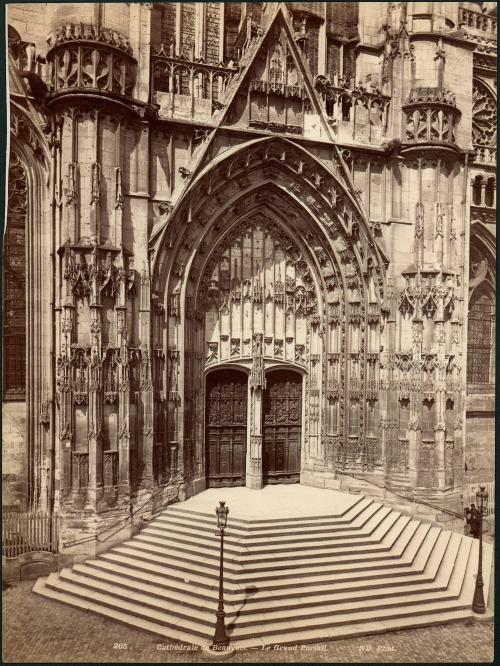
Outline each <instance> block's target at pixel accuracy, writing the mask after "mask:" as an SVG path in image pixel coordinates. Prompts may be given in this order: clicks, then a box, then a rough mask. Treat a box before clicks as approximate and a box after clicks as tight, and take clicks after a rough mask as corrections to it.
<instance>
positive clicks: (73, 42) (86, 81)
mask: <svg viewBox="0 0 500 666" xmlns="http://www.w3.org/2000/svg"><path fill="white" fill-rule="evenodd" d="M48 42H49V47H50V50H49V51H48V53H47V61H48V62H49V64H50V66H51V92H52V94H57V93H67V92H70V91H71V92H78V91H79V90H81V89H82V90H85V91H86V92H88V91H89V90H95V91H98V92H99V93H103V92H104V93H110V94H113V95H122V96H129V97H131V96H132V93H133V89H134V85H135V76H136V67H137V61H136V60H135V58H134V57H133V56H132V52H131V48H130V46H129V44H128V41H127V40H126V38H125V37H123V36H122V35H120V34H119V33H118V32H116V31H114V30H107V29H105V28H100V29H98V28H96V27H95V26H93V25H84V24H69V25H67V26H63V27H61V28H59V29H58V30H57V31H56V32H55V34H54V35H52V36H51V37H49V39H48Z"/></svg>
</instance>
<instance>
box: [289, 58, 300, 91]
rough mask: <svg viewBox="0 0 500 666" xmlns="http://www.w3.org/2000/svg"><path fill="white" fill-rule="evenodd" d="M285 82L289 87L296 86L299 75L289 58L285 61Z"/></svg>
mask: <svg viewBox="0 0 500 666" xmlns="http://www.w3.org/2000/svg"><path fill="white" fill-rule="evenodd" d="M286 80H287V84H288V85H289V86H297V85H298V84H299V73H298V72H297V68H296V67H295V62H294V60H293V58H292V57H291V56H288V58H287V59H286Z"/></svg>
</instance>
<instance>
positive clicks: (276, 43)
mask: <svg viewBox="0 0 500 666" xmlns="http://www.w3.org/2000/svg"><path fill="white" fill-rule="evenodd" d="M254 40H255V41H254V43H253V44H252V46H251V47H250V48H253V54H252V56H251V57H250V58H249V62H248V65H247V67H246V69H245V71H244V72H243V73H242V74H241V75H240V77H239V85H238V88H237V89H236V91H235V92H234V94H233V96H232V99H231V100H230V102H229V105H228V109H227V111H226V112H225V114H224V115H223V117H222V118H221V125H230V126H237V127H241V128H250V129H257V130H264V131H272V132H279V133H281V134H288V135H295V136H305V137H311V138H314V139H320V140H321V139H323V140H328V139H332V136H331V133H330V130H329V127H328V123H327V120H326V117H325V116H324V113H323V111H322V108H321V104H320V102H319V100H318V98H317V93H316V91H315V89H314V83H313V80H312V75H311V72H310V70H309V67H308V65H307V62H306V60H305V57H304V55H303V52H302V50H301V48H302V46H303V35H302V33H301V32H300V31H296V30H295V29H294V27H293V25H292V22H291V19H290V16H289V13H288V10H287V9H286V7H285V6H284V5H283V4H282V3H280V4H279V5H278V7H277V8H276V10H275V14H274V17H273V18H271V20H270V21H269V25H268V27H267V29H266V30H265V31H264V32H263V34H262V35H261V36H256V37H255V38H254Z"/></svg>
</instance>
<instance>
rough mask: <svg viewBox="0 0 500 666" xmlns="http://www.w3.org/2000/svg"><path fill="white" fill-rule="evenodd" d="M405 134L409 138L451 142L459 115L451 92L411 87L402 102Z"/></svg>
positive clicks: (453, 140) (408, 139)
mask: <svg viewBox="0 0 500 666" xmlns="http://www.w3.org/2000/svg"><path fill="white" fill-rule="evenodd" d="M403 111H404V114H405V138H406V140H407V141H411V142H419V143H420V142H422V143H428V142H432V143H435V142H442V143H452V144H453V143H455V131H456V127H457V124H458V121H459V119H460V115H461V114H460V111H459V110H458V109H457V106H456V101H455V95H454V94H453V93H451V92H450V91H449V90H444V89H443V88H413V89H412V90H411V91H410V94H409V96H408V99H407V100H406V103H405V105H404V106H403Z"/></svg>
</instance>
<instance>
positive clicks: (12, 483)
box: [2, 402, 28, 511]
mask: <svg viewBox="0 0 500 666" xmlns="http://www.w3.org/2000/svg"><path fill="white" fill-rule="evenodd" d="M27 499H28V447H27V442H26V403H25V402H4V403H3V405H2V506H3V507H4V510H6V511H21V510H24V509H26V507H27Z"/></svg>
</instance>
